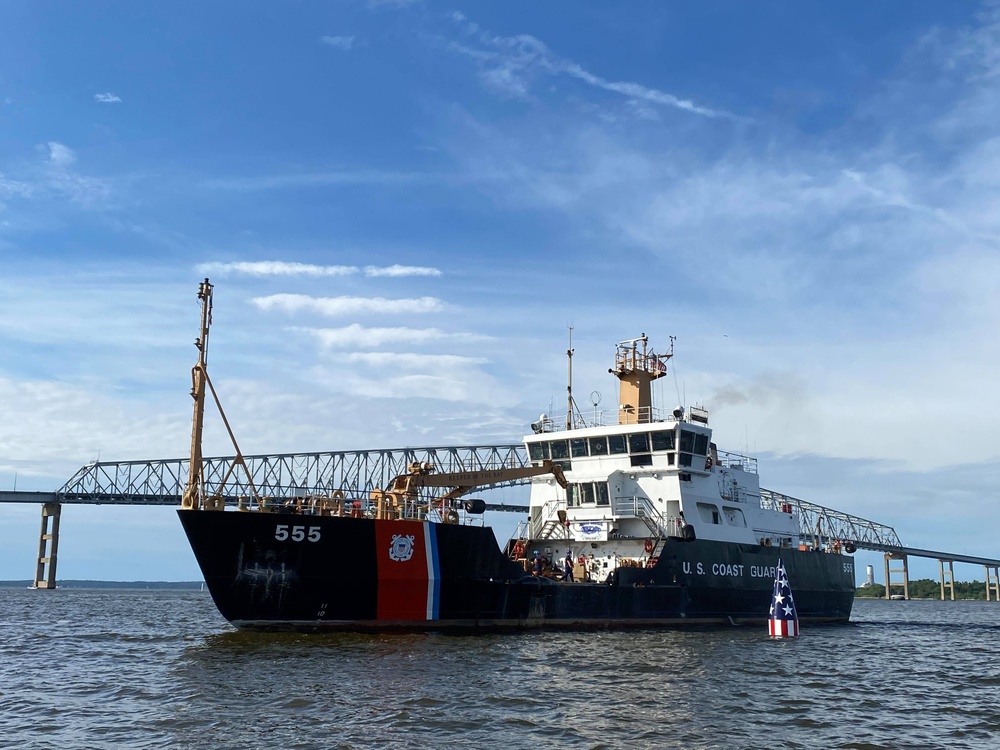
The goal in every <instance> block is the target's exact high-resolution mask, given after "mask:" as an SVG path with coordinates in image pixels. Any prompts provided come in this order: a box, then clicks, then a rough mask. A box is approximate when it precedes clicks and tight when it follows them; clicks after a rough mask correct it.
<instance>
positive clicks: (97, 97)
mask: <svg viewBox="0 0 1000 750" xmlns="http://www.w3.org/2000/svg"><path fill="white" fill-rule="evenodd" d="M121 100H122V99H121V97H120V96H117V95H116V94H112V93H111V92H110V91H108V92H106V93H104V94H94V101H95V102H100V103H101V104H119V103H121Z"/></svg>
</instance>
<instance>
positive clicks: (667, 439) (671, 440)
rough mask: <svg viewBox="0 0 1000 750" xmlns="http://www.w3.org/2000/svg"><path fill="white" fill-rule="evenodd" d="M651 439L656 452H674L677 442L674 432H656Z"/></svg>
mask: <svg viewBox="0 0 1000 750" xmlns="http://www.w3.org/2000/svg"><path fill="white" fill-rule="evenodd" d="M651 437H652V444H653V450H654V451H672V450H673V449H674V446H675V445H676V442H677V441H676V439H675V433H674V431H673V430H669V431H666V432H654V433H653V434H652V435H651Z"/></svg>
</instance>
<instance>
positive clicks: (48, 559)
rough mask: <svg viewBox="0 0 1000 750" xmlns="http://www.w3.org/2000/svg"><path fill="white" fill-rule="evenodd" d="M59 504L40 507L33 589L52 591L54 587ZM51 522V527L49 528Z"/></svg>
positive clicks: (57, 549) (60, 508) (60, 512)
mask: <svg viewBox="0 0 1000 750" xmlns="http://www.w3.org/2000/svg"><path fill="white" fill-rule="evenodd" d="M61 514H62V505H61V504H60V503H45V504H44V505H43V506H42V531H41V534H39V537H38V565H37V566H36V567H35V588H36V589H54V588H55V587H56V554H57V553H58V551H59V516H60V515H61ZM50 520H51V522H52V526H51V528H50V527H49V521H50Z"/></svg>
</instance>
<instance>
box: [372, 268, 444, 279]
mask: <svg viewBox="0 0 1000 750" xmlns="http://www.w3.org/2000/svg"><path fill="white" fill-rule="evenodd" d="M440 275H441V271H440V270H439V269H437V268H429V267H427V266H400V265H392V266H384V267H379V266H365V276H374V277H378V276H394V277H400V276H440Z"/></svg>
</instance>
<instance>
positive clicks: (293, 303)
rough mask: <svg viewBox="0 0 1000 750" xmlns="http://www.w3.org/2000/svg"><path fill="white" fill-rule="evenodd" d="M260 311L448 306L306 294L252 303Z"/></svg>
mask: <svg viewBox="0 0 1000 750" xmlns="http://www.w3.org/2000/svg"><path fill="white" fill-rule="evenodd" d="M250 301H251V303H253V304H254V305H255V306H256V307H257V308H258V309H260V310H280V311H282V312H286V313H297V312H315V313H319V314H321V315H329V316H338V315H359V314H365V313H374V314H380V315H381V314H398V313H436V312H442V311H443V310H444V309H445V304H444V302H443V301H441V300H440V299H437V298H436V297H417V298H414V299H386V298H384V297H310V296H308V295H305V294H272V295H270V296H267V297H254V298H253V299H251V300H250Z"/></svg>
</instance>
